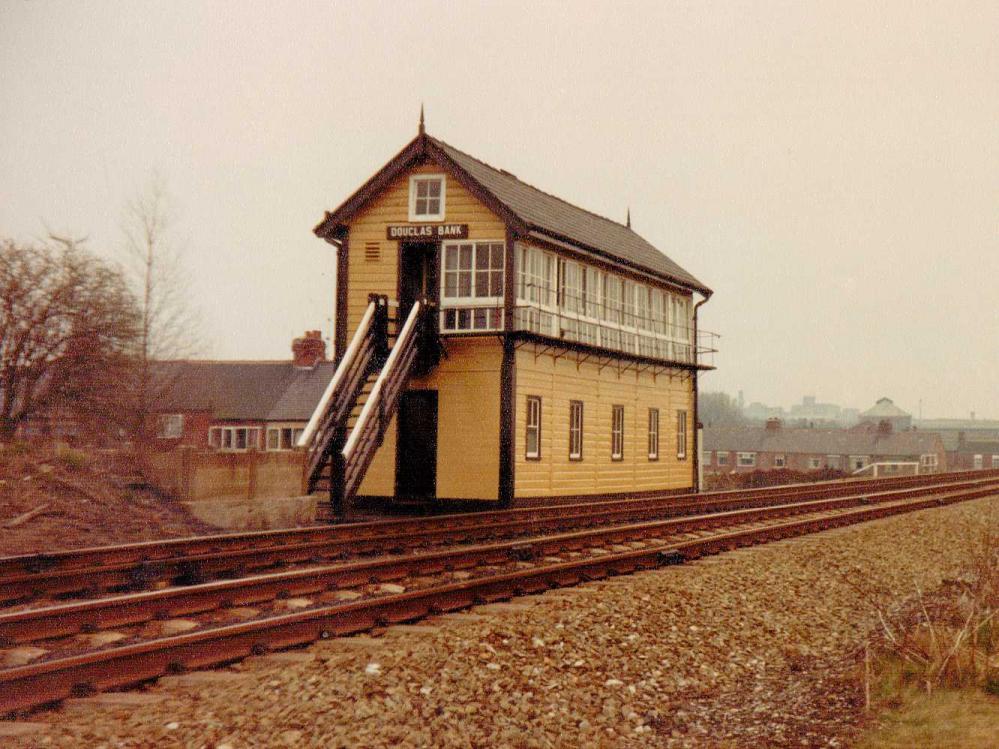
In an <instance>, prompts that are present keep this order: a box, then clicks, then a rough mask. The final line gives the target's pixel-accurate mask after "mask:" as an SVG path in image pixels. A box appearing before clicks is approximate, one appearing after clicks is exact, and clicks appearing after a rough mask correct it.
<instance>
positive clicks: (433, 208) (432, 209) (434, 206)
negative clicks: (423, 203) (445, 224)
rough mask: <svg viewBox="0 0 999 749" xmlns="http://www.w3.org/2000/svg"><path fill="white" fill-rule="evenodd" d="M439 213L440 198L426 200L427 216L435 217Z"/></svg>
mask: <svg viewBox="0 0 999 749" xmlns="http://www.w3.org/2000/svg"><path fill="white" fill-rule="evenodd" d="M440 212H441V199H440V198H430V199H429V200H427V210H426V213H427V214H428V215H436V214H438V213H440Z"/></svg>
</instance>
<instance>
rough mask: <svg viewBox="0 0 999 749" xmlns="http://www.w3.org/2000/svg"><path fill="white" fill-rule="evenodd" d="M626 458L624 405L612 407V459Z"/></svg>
mask: <svg viewBox="0 0 999 749" xmlns="http://www.w3.org/2000/svg"><path fill="white" fill-rule="evenodd" d="M622 458H624V406H612V407H611V460H621V459H622Z"/></svg>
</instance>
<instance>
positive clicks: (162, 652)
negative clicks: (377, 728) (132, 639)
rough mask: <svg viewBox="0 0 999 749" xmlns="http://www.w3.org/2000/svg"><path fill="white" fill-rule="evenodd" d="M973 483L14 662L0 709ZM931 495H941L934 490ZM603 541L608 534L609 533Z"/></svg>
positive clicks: (867, 515) (852, 516)
mask: <svg viewBox="0 0 999 749" xmlns="http://www.w3.org/2000/svg"><path fill="white" fill-rule="evenodd" d="M968 483H969V484H971V485H973V488H965V489H962V490H950V491H946V492H945V493H939V492H936V491H932V487H931V491H929V492H920V491H919V490H918V489H915V488H913V489H909V490H905V491H903V492H901V494H905V495H906V496H917V497H918V498H916V499H903V500H898V496H899V493H896V494H895V495H894V496H893V497H892V498H891V499H885V500H884V501H881V502H877V503H875V504H867V503H868V502H873V501H875V500H873V499H871V498H869V497H867V496H863V495H861V496H858V497H857V499H858V500H859V501H860V502H861V503H862V504H863V506H861V507H859V508H856V507H853V508H849V509H842V507H837V508H835V509H830V510H828V511H827V512H826V513H821V514H819V516H817V517H809V518H805V519H798V520H792V521H785V520H783V516H780V515H778V514H777V512H778V510H779V508H760V509H758V510H757V511H756V513H755V519H756V520H763V519H769V518H770V516H771V515H773V516H776V517H779V518H781V520H780V522H776V523H770V524H767V525H765V526H763V527H753V528H749V529H744V530H738V531H734V532H733V531H731V530H729V531H724V530H723V531H722V532H719V533H714V534H711V535H709V536H707V537H704V538H698V539H693V540H688V541H679V542H678V541H677V540H676V539H670V540H669V541H667V542H666V543H663V544H654V545H651V546H649V547H647V548H643V549H638V550H634V551H626V552H616V553H608V554H603V555H601V556H596V557H590V558H586V559H578V560H574V561H568V562H558V563H550V564H549V563H542V564H540V565H539V566H536V567H532V568H530V569H525V570H520V571H515V572H505V573H501V574H494V575H488V576H485V577H482V578H478V579H471V580H468V581H465V582H458V583H446V584H441V585H431V586H429V587H426V588H422V589H417V590H412V591H407V592H404V593H399V594H394V595H384V596H378V597H373V598H369V599H362V600H358V601H355V602H350V603H340V604H335V605H322V606H320V607H317V608H313V609H309V610H306V611H301V612H297V613H289V614H280V615H275V616H269V617H267V618H264V619H260V620H256V621H249V622H245V623H241V624H229V625H225V626H216V627H210V628H205V629H201V630H199V631H196V632H191V633H188V634H183V635H178V636H173V637H160V638H157V639H154V640H149V641H145V642H139V643H135V644H129V645H124V646H118V647H110V648H106V649H103V650H98V651H93V652H87V653H82V654H78V655H71V656H68V657H62V658H56V659H52V660H48V661H43V662H39V663H35V664H30V665H27V666H21V667H17V668H12V669H7V670H4V671H0V714H6V713H13V712H16V711H22V710H26V709H29V708H33V707H36V706H40V705H44V704H47V703H50V702H53V701H58V700H60V699H63V698H65V697H68V696H71V695H73V694H83V693H88V692H92V691H97V690H106V689H110V688H114V687H121V686H127V685H130V684H134V683H138V682H141V681H146V680H149V679H154V678H157V677H159V676H161V675H163V674H165V673H169V672H173V671H178V670H185V669H193V668H201V667H205V666H211V665H215V664H219V663H226V662H231V661H233V660H238V659H239V658H242V657H245V656H247V655H251V654H254V653H262V652H267V651H270V650H277V649H281V648H287V647H292V646H295V645H300V644H304V643H308V642H311V641H314V640H317V639H322V638H327V637H331V636H335V635H345V634H353V633H356V632H360V631H364V630H367V629H371V628H373V627H376V626H384V625H386V624H390V623H398V622H405V621H412V620H415V619H419V618H421V617H423V616H427V615H428V614H438V613H444V612H448V611H455V610H459V609H463V608H466V607H468V606H471V605H475V604H479V603H484V602H489V601H494V600H501V599H505V598H509V597H511V596H515V595H522V594H526V593H532V592H539V591H543V590H546V589H549V588H553V587H559V586H565V585H574V584H577V583H579V582H582V581H586V580H591V579H598V578H602V577H606V576H608V575H616V574H625V573H628V572H631V571H634V570H638V569H651V568H655V567H659V566H663V565H669V564H678V563H682V562H684V561H687V560H689V559H696V558H698V557H701V556H705V555H707V554H714V553H718V552H720V551H725V550H730V549H734V548H738V547H740V546H747V545H753V544H758V543H765V542H767V541H773V540H778V539H782V538H788V537H791V536H798V535H803V534H806V533H812V532H816V531H820V530H825V529H827V528H832V527H839V526H843V525H848V524H851V523H858V522H864V521H868V520H873V519H877V518H882V517H888V516H890V515H894V514H899V513H904V512H911V511H915V510H920V509H925V508H929V507H936V506H942V505H948V504H953V503H956V502H962V501H967V500H970V499H975V498H978V497H984V496H989V495H995V494H996V493H997V492H999V480H993V481H991V482H985V483H982V482H968ZM888 494H889V493H882V494H881V496H882V497H887V495H888ZM926 494H931V495H935V496H929V497H927V496H925V495H926ZM834 504H840V503H834ZM738 514H739V515H741V516H742V518H741V519H742V520H743V521H744V520H746V519H747V513H738ZM715 520H719V519H717V518H715ZM718 524H719V525H721V524H722V522H721V521H720V520H719V522H718ZM617 531H618V529H612V531H611V532H617ZM623 532H624V531H623V530H622V533H623ZM570 535H578V534H570ZM625 537H626V536H625ZM603 541H604V542H606V541H607V539H603ZM544 543H545V542H544V540H543V539H539V540H538V541H537V546H536V545H533V544H532V545H530V546H529V549H528V551H527V555H528V556H529V557H532V558H533V557H534V556H536V555H540V554H542V553H545V552H546V547H545V546H544ZM556 543H557V542H556ZM507 546H509V545H507ZM556 548H565V547H564V546H563V547H558V546H556ZM548 551H549V552H550V550H548Z"/></svg>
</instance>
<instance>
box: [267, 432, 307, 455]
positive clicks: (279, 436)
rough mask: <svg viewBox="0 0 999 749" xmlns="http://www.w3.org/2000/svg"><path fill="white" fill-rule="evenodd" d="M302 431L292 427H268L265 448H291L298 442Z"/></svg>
mask: <svg viewBox="0 0 999 749" xmlns="http://www.w3.org/2000/svg"><path fill="white" fill-rule="evenodd" d="M303 431H304V430H302V429H296V428H294V427H268V428H267V449H268V450H293V449H294V448H295V445H297V444H298V438H299V437H301V436H302V432H303Z"/></svg>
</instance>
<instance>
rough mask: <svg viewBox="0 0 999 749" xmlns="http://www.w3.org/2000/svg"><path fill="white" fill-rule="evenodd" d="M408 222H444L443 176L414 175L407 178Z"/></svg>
mask: <svg viewBox="0 0 999 749" xmlns="http://www.w3.org/2000/svg"><path fill="white" fill-rule="evenodd" d="M409 220H410V221H443V220H444V175H443V174H414V175H413V176H412V177H410V178H409Z"/></svg>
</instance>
